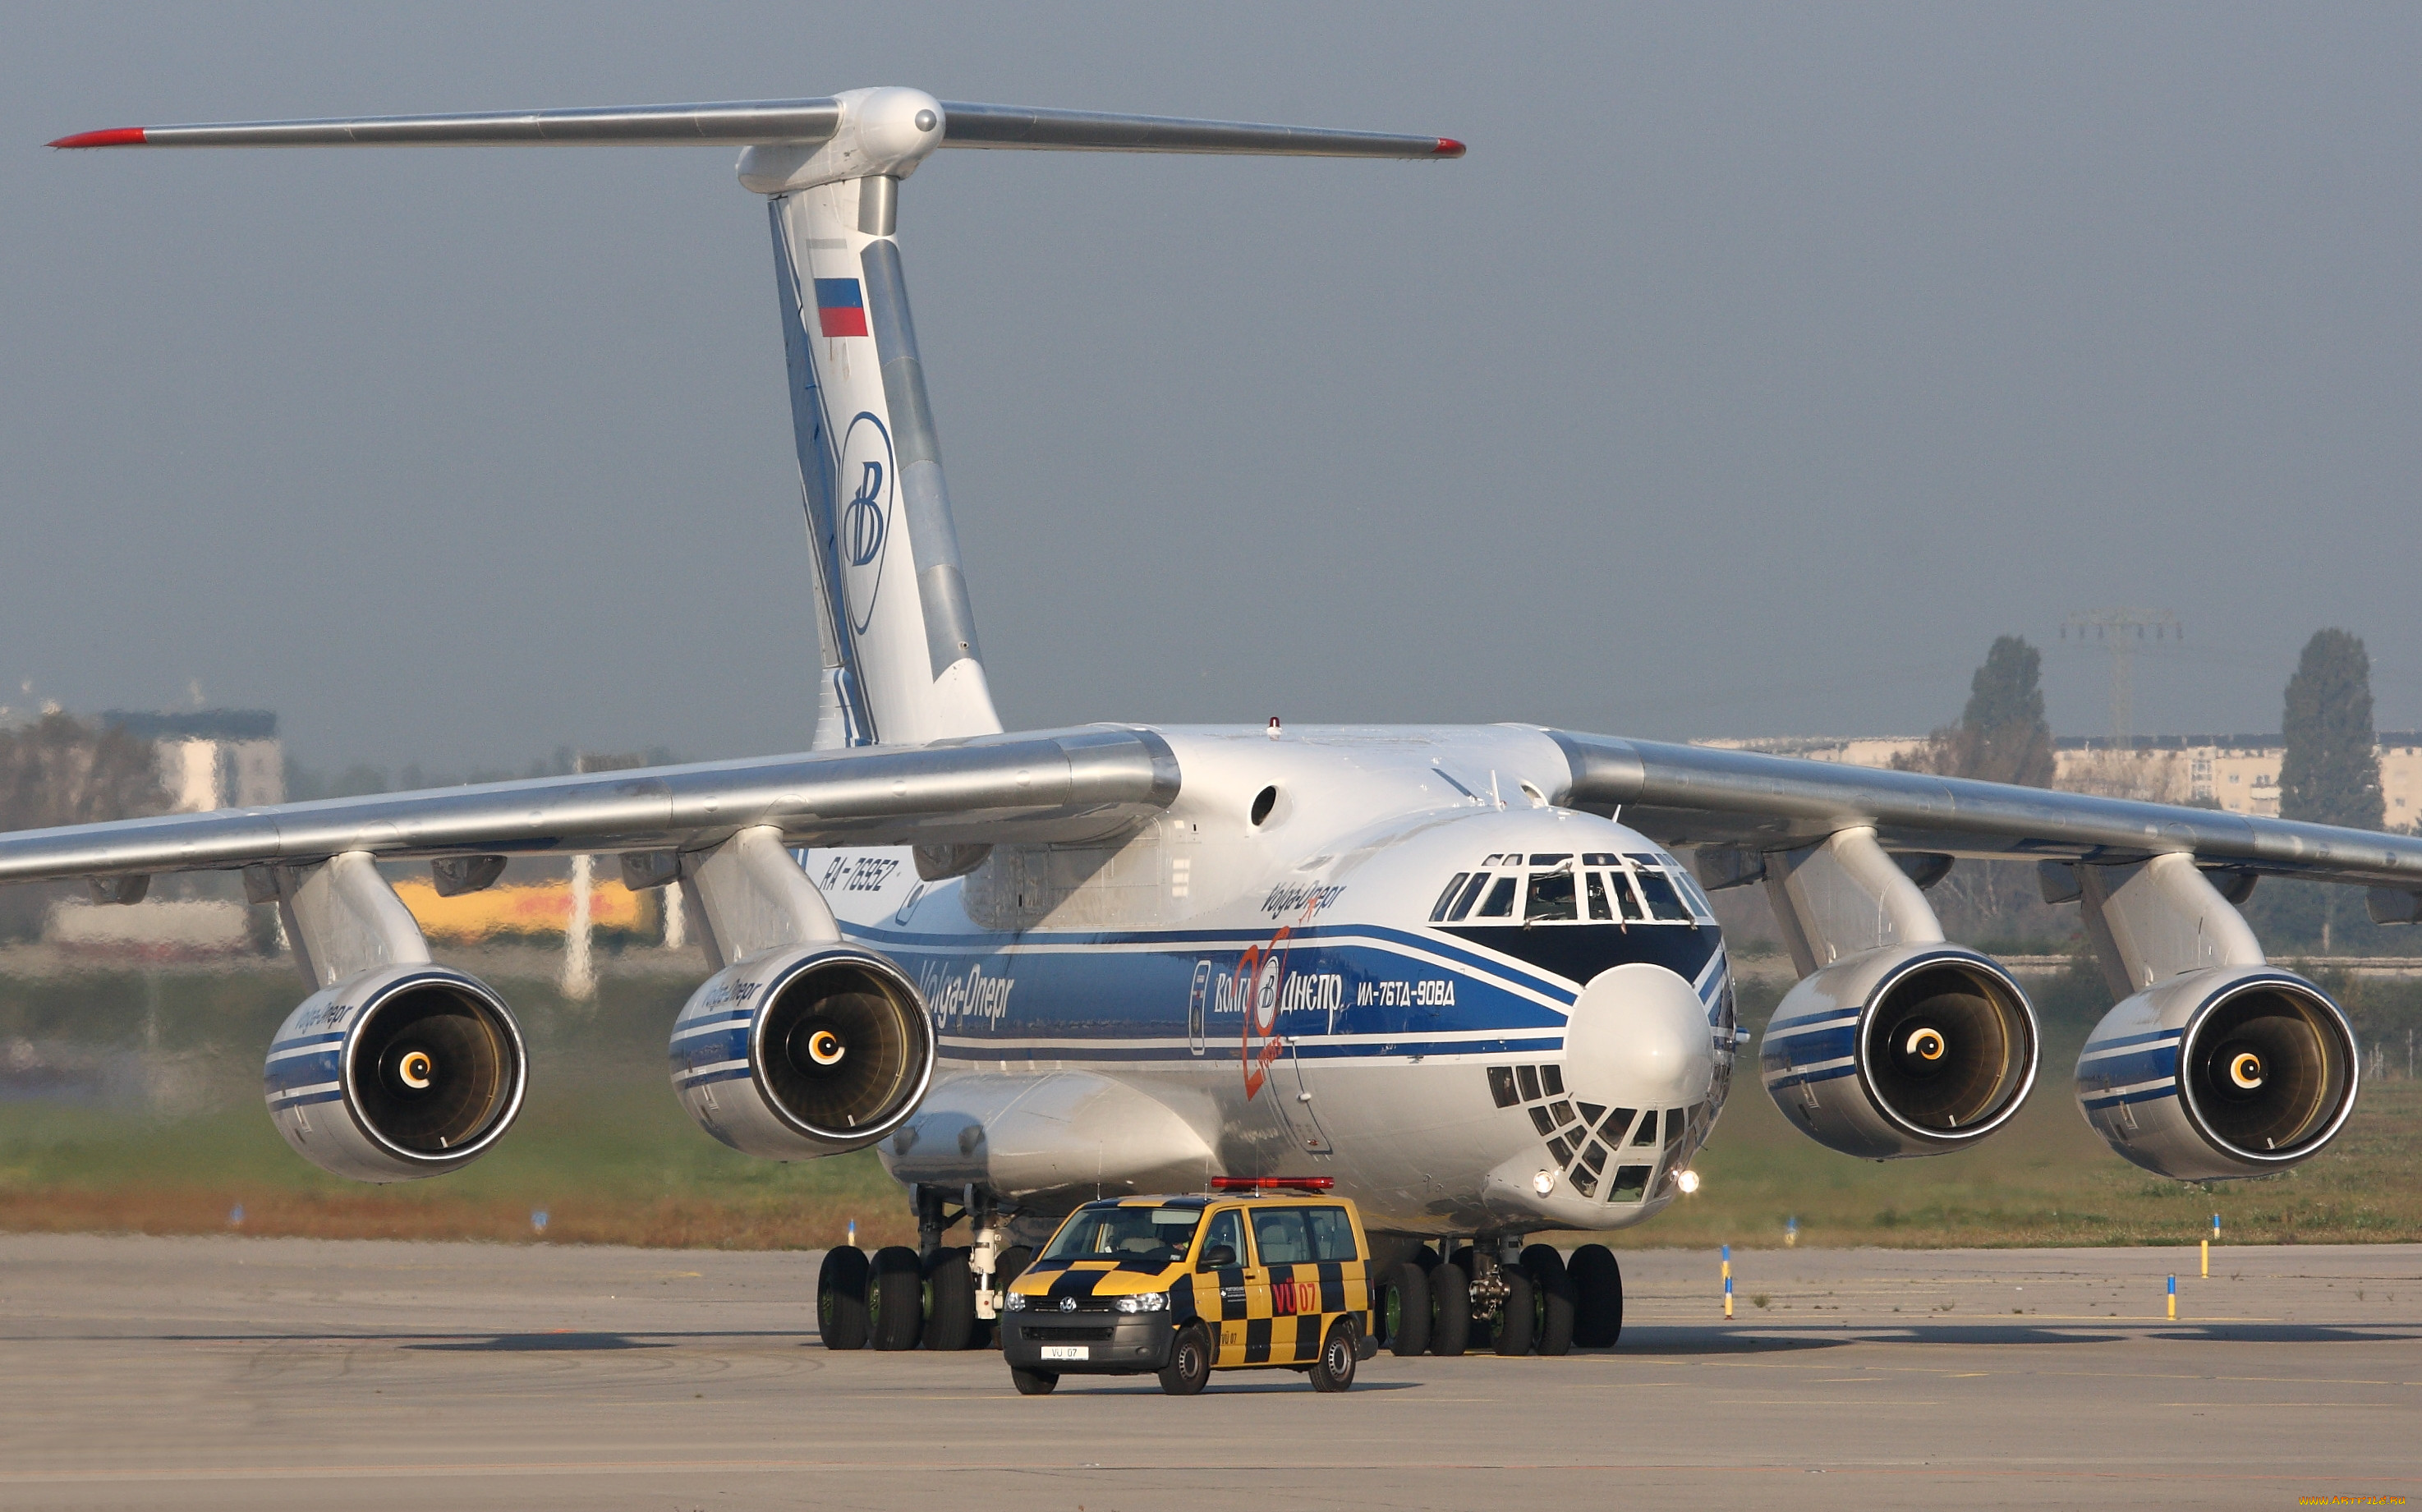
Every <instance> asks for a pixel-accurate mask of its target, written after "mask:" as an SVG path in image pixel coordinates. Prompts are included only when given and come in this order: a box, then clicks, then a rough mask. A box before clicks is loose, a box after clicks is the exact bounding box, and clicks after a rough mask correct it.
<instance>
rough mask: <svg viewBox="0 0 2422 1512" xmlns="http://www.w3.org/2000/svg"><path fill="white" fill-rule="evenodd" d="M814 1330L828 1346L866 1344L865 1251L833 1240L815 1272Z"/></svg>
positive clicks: (852, 1347)
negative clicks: (831, 1245)
mask: <svg viewBox="0 0 2422 1512" xmlns="http://www.w3.org/2000/svg"><path fill="white" fill-rule="evenodd" d="M816 1331H817V1332H818V1333H820V1334H822V1335H823V1336H824V1341H825V1347H826V1348H827V1349H863V1348H865V1347H866V1252H865V1251H864V1250H861V1249H859V1248H858V1247H857V1246H856V1245H854V1244H836V1245H834V1246H833V1247H832V1248H831V1249H829V1250H826V1252H825V1263H824V1268H822V1269H820V1270H818V1271H817V1272H816Z"/></svg>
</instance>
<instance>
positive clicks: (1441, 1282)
mask: <svg viewBox="0 0 2422 1512" xmlns="http://www.w3.org/2000/svg"><path fill="white" fill-rule="evenodd" d="M1470 1346H1471V1278H1470V1276H1467V1275H1465V1274H1464V1273H1463V1271H1462V1270H1460V1269H1458V1268H1456V1267H1455V1266H1454V1265H1452V1264H1448V1265H1441V1266H1439V1268H1437V1269H1436V1270H1433V1271H1431V1272H1430V1353H1432V1354H1434V1355H1459V1354H1461V1353H1463V1351H1464V1350H1466V1349H1467V1348H1470Z"/></svg>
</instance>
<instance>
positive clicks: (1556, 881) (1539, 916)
mask: <svg viewBox="0 0 2422 1512" xmlns="http://www.w3.org/2000/svg"><path fill="white" fill-rule="evenodd" d="M1534 859H1535V858H1534ZM1565 859H1568V860H1569V859H1570V858H1569V857H1567V858H1565ZM1579 917H1581V916H1580V915H1579V914H1578V913H1576V912H1575V911H1574V905H1573V874H1572V873H1570V872H1568V871H1566V872H1534V873H1533V874H1531V896H1530V899H1529V901H1528V902H1527V903H1525V904H1524V905H1523V908H1522V918H1523V921H1525V922H1528V923H1540V922H1552V921H1556V920H1565V919H1578V918H1579Z"/></svg>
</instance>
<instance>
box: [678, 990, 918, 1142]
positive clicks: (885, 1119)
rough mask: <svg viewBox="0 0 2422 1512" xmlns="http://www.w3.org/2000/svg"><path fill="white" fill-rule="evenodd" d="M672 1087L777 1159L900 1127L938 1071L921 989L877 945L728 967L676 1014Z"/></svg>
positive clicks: (697, 1114)
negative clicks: (882, 953) (935, 1067)
mask: <svg viewBox="0 0 2422 1512" xmlns="http://www.w3.org/2000/svg"><path fill="white" fill-rule="evenodd" d="M671 1054H672V1079H673V1091H674V1093H675V1094H676V1095H678V1096H679V1097H680V1098H681V1101H682V1106H683V1107H684V1108H686V1109H687V1110H689V1115H690V1116H691V1117H692V1118H695V1119H697V1120H698V1122H699V1126H700V1127H701V1128H703V1129H705V1130H706V1131H707V1132H708V1133H709V1134H712V1135H714V1136H715V1137H716V1139H718V1140H721V1141H722V1142H724V1143H726V1144H729V1145H731V1147H732V1148H733V1149H735V1150H743V1151H746V1152H747V1153H748V1154H750V1155H762V1156H767V1157H770V1158H773V1159H777V1160H801V1159H810V1158H814V1157H816V1156H821V1155H841V1154H843V1153H845V1152H847V1151H850V1150H856V1149H860V1148H863V1147H864V1146H866V1145H869V1144H873V1143H874V1142H876V1141H878V1140H880V1139H882V1138H883V1137H884V1136H885V1135H887V1134H889V1133H890V1132H891V1131H892V1130H893V1129H895V1128H898V1127H899V1126H901V1124H903V1123H904V1122H905V1121H906V1120H907V1118H908V1116H909V1115H910V1114H912V1113H914V1112H915V1111H916V1110H917V1105H918V1104H919V1103H920V1102H922V1101H923V1100H924V1097H925V1088H926V1087H927V1085H928V1084H929V1083H930V1082H931V1081H932V1080H933V1076H934V1032H933V1026H932V1022H931V1020H929V1019H928V1018H927V1017H926V1015H925V1003H924V1000H923V998H922V997H921V996H920V994H919V993H918V991H917V984H915V983H913V982H911V981H909V980H908V977H907V975H906V974H905V973H904V972H903V971H902V970H901V969H900V968H899V967H897V966H895V965H893V964H892V963H891V962H890V961H889V960H888V959H887V958H885V957H884V956H881V955H878V954H876V953H873V951H868V950H861V949H858V948H857V947H855V946H845V945H810V946H796V947H792V948H789V949H785V950H778V951H768V952H766V953H763V954H761V955H757V956H754V957H751V958H750V959H747V960H745V961H741V962H738V963H736V964H734V965H732V966H729V967H726V968H725V969H722V970H721V971H718V972H716V974H715V975H714V976H711V977H709V978H707V980H706V984H705V985H703V986H701V987H700V988H699V989H698V991H697V992H695V993H693V994H691V996H690V1000H689V1001H688V1002H687V1003H686V1004H684V1006H683V1008H682V1011H681V1016H680V1017H679V1018H676V1019H675V1020H674V1021H673V1038H672V1049H671Z"/></svg>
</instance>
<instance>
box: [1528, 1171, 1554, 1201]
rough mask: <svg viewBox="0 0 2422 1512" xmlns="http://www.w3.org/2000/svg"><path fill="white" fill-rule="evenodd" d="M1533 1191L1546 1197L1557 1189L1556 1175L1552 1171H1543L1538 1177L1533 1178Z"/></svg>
mask: <svg viewBox="0 0 2422 1512" xmlns="http://www.w3.org/2000/svg"><path fill="white" fill-rule="evenodd" d="M1531 1189H1532V1190H1533V1191H1535V1192H1537V1193H1538V1194H1539V1195H1540V1196H1542V1197H1545V1196H1546V1195H1548V1193H1549V1192H1551V1191H1553V1190H1555V1189H1556V1173H1554V1172H1552V1171H1542V1172H1540V1173H1538V1174H1537V1175H1535V1176H1533V1177H1532V1178H1531Z"/></svg>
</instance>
